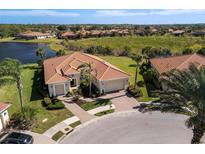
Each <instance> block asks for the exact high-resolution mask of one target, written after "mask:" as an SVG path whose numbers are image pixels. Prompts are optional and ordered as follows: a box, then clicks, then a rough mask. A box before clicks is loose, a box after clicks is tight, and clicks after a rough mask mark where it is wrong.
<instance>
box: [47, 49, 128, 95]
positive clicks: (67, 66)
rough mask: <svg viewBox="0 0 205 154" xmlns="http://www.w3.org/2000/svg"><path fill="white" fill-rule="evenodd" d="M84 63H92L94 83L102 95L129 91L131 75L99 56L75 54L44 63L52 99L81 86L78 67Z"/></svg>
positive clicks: (51, 59)
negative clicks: (124, 90)
mask: <svg viewBox="0 0 205 154" xmlns="http://www.w3.org/2000/svg"><path fill="white" fill-rule="evenodd" d="M83 63H91V66H92V70H93V71H92V72H91V74H92V76H93V77H92V79H93V81H92V82H93V84H95V85H96V87H98V89H99V90H100V92H101V93H108V92H114V91H119V90H123V89H127V87H128V82H129V74H127V73H125V72H124V71H122V70H120V69H119V68H117V67H115V66H113V65H111V64H110V63H108V62H106V61H104V60H102V59H101V58H99V57H97V56H93V55H89V54H85V53H82V52H74V53H73V54H70V55H66V56H61V57H55V58H50V59H47V60H45V61H44V76H45V84H46V85H48V90H49V95H50V97H51V96H59V95H65V94H66V93H67V92H68V91H70V90H72V89H73V88H77V87H78V86H79V85H80V70H79V69H78V67H79V66H80V65H82V64H83Z"/></svg>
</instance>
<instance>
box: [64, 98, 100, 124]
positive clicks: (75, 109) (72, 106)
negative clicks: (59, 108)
mask: <svg viewBox="0 0 205 154" xmlns="http://www.w3.org/2000/svg"><path fill="white" fill-rule="evenodd" d="M61 100H62V101H64V104H65V107H66V108H67V109H68V110H70V111H71V112H72V113H73V114H74V115H75V116H77V117H78V118H79V119H80V121H81V122H82V123H85V122H87V121H89V120H91V119H94V118H96V116H94V115H90V114H89V113H88V112H87V111H85V110H83V109H82V108H81V107H80V106H79V105H77V104H76V103H74V102H72V101H70V100H66V99H61Z"/></svg>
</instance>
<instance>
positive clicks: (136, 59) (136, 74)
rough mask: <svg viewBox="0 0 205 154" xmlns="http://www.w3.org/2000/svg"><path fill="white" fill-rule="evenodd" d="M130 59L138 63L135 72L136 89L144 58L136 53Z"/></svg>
mask: <svg viewBox="0 0 205 154" xmlns="http://www.w3.org/2000/svg"><path fill="white" fill-rule="evenodd" d="M130 57H131V58H132V59H133V60H134V61H135V62H136V70H135V85H134V86H135V88H136V86H137V77H138V70H139V66H140V63H141V61H142V56H141V55H139V54H136V53H132V54H131V55H130Z"/></svg>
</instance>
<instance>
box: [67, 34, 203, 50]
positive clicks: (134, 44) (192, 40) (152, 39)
mask: <svg viewBox="0 0 205 154" xmlns="http://www.w3.org/2000/svg"><path fill="white" fill-rule="evenodd" d="M69 43H72V45H74V46H81V47H83V48H85V47H89V46H91V45H102V46H109V47H112V48H114V49H115V50H120V49H123V47H124V46H129V47H131V48H132V51H137V52H139V51H141V49H142V48H143V47H146V46H152V47H158V48H160V47H162V48H169V49H171V50H172V51H173V52H174V53H176V52H181V51H182V50H183V49H184V48H186V47H191V48H193V49H198V48H201V47H202V46H204V44H205V39H204V38H200V37H190V36H184V37H174V36H147V37H141V36H126V37H103V38H89V39H81V40H70V41H69Z"/></svg>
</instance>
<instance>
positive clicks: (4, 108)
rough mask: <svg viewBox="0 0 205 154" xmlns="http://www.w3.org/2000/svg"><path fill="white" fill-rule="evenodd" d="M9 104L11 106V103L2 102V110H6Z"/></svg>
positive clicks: (0, 107)
mask: <svg viewBox="0 0 205 154" xmlns="http://www.w3.org/2000/svg"><path fill="white" fill-rule="evenodd" d="M9 106H10V104H7V103H0V112H2V111H4V110H6V109H7V108H8V107H9Z"/></svg>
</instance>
